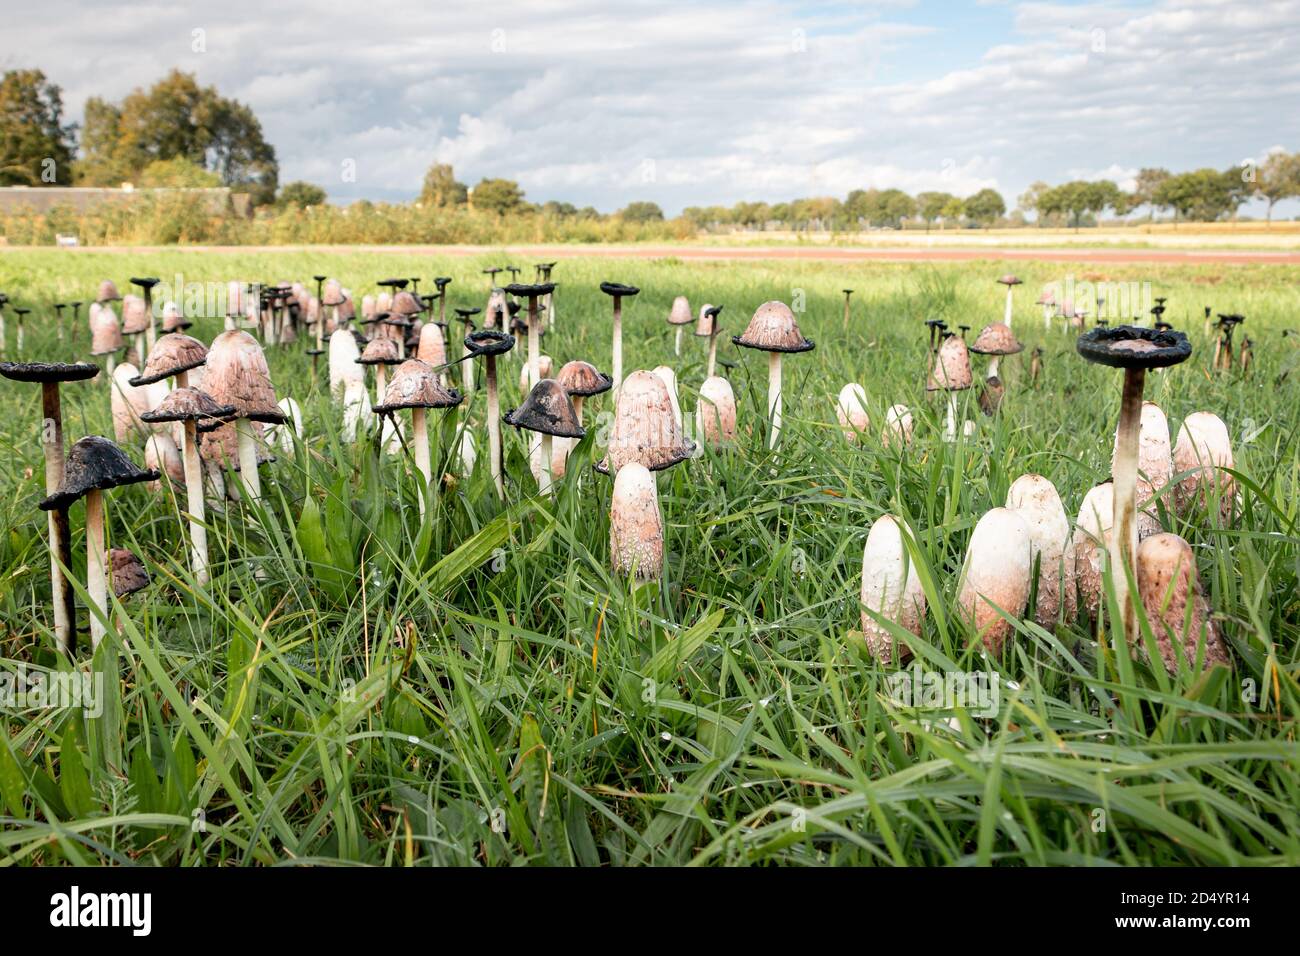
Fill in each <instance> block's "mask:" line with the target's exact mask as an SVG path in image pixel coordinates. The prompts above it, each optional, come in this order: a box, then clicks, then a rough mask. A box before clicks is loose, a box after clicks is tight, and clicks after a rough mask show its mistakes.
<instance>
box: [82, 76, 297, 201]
mask: <svg viewBox="0 0 1300 956" xmlns="http://www.w3.org/2000/svg"><path fill="white" fill-rule="evenodd" d="M81 147H82V153H83V155H84V161H83V163H82V164H81V178H82V181H83V182H86V183H89V184H91V185H103V186H116V185H118V184H119V183H120V182H122V181H123V180H125V179H137V178H138V177H139V176H140V174H141V173H142V172H143V170H144V169H145V168H146V167H148V166H149V164H150V163H153V162H156V161H158V160H169V159H176V158H180V159H185V160H188V161H189V162H191V163H193V164H195V165H197V166H201V167H203V168H204V169H207V170H210V171H212V172H214V173H216V174H217V175H218V176H219V177H220V179H221V182H222V183H223V184H224V185H226V186H230V187H231V188H233V189H235V190H236V191H239V192H247V193H249V194H251V195H252V196H253V199H254V201H255V202H259V203H269V202H271V201H272V200H273V199H274V197H275V189H276V185H277V183H278V179H279V165H278V163H277V162H276V158H275V149H274V147H272V146H271V145H270V144H269V143H267V142H266V140H265V138H264V137H263V135H262V124H261V123H260V122H259V121H258V119H257V117H256V116H255V115H254V114H253V111H252V110H251V109H249V108H248V107H247V106H245V105H244V104H242V103H240V102H238V101H236V100H231V99H226V98H225V97H223V96H221V94H220V93H218V92H217V90H216V88H215V87H212V86H206V87H201V86H199V84H198V81H197V80H196V79H195V77H194V75H193V74H191V73H182V72H181V71H179V70H173V71H172V72H171V73H169V74H167V75H166V76H165V77H163V78H162V79H161V80H159V81H158V82H157V83H155V84H154V85H153V86H152V87H150V88H149V89H148V90H145V89H136V90H134V91H132V92H131V93H130V94H128V95H127V97H126V98H125V99H124V100H123V101H122V102H121V104H120V105H114V104H110V103H106V102H105V101H103V100H99V99H92V100H90V101H88V102H87V104H86V135H85V136H83V138H82V143H81Z"/></svg>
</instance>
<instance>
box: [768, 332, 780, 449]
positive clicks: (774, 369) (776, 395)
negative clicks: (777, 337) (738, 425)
mask: <svg viewBox="0 0 1300 956" xmlns="http://www.w3.org/2000/svg"><path fill="white" fill-rule="evenodd" d="M767 414H768V417H769V418H771V420H772V430H771V431H770V432H769V433H768V442H767V446H768V447H769V448H775V447H776V440H777V437H778V436H779V435H780V434H781V353H780V352H768V353H767Z"/></svg>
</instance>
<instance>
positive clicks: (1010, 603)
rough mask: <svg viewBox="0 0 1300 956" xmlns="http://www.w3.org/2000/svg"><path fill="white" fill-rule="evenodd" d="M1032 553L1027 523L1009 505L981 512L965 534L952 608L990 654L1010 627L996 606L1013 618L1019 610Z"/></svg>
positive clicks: (1025, 600)
mask: <svg viewBox="0 0 1300 956" xmlns="http://www.w3.org/2000/svg"><path fill="white" fill-rule="evenodd" d="M1032 556H1033V546H1032V544H1031V539H1030V534H1029V526H1028V525H1027V524H1026V523H1025V519H1024V518H1023V517H1021V516H1020V514H1019V512H1016V511H1012V510H1011V509H1010V508H993V509H991V510H990V511H988V512H986V513H985V514H984V517H982V518H980V520H979V522H978V523H976V525H975V530H974V531H973V532H972V533H971V538H970V544H969V545H968V546H967V548H966V560H965V562H964V563H963V564H962V569H961V577H960V579H959V582H958V586H957V609H958V611H959V613H960V614H961V615H962V616H963V617H964V618H965V619H966V621H967V622H968V623H969V624H970V625H971V627H972V630H973V632H974V634H975V636H977V637H980V638H982V639H983V641H984V646H985V647H987V648H988V649H989V651H991V652H992V653H994V654H1000V653H1002V646H1003V644H1005V643H1006V640H1007V638H1008V637H1009V636H1010V635H1011V633H1012V630H1013V628H1012V625H1011V622H1010V621H1008V620H1007V619H1006V618H1004V617H1003V616H1002V614H1001V613H999V610H998V609H1001V611H1002V612H1005V613H1006V614H1008V615H1010V616H1011V617H1013V618H1019V617H1021V616H1022V615H1023V614H1024V613H1025V605H1026V604H1027V603H1028V601H1029V586H1030V580H1029V579H1030V569H1031V568H1032V566H1033V565H1032V559H1033V558H1032Z"/></svg>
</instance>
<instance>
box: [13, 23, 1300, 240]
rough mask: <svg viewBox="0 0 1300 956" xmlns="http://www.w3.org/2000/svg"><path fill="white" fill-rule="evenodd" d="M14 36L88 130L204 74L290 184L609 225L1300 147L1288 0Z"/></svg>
mask: <svg viewBox="0 0 1300 956" xmlns="http://www.w3.org/2000/svg"><path fill="white" fill-rule="evenodd" d="M5 19H6V25H5V36H4V37H3V38H0V62H3V64H4V66H5V67H14V66H41V67H43V68H44V69H45V70H46V72H47V73H48V74H50V75H51V76H52V78H53V79H54V80H55V81H56V82H58V83H60V84H61V85H62V86H63V87H64V90H65V95H66V98H67V102H68V105H69V107H70V109H71V110H72V112H73V114H74V115H75V116H77V117H79V115H80V111H81V106H82V104H83V103H84V101H85V99H86V97H87V96H90V95H95V94H99V95H107V96H110V97H114V98H116V97H121V96H122V95H124V94H125V93H127V92H128V91H129V90H130V89H131V88H132V87H135V86H138V85H141V84H148V83H149V82H151V81H152V80H154V79H156V78H157V77H158V76H159V75H161V74H162V73H163V72H165V71H166V70H167V69H169V68H171V67H180V68H182V69H186V70H192V71H195V72H197V73H198V75H199V77H200V79H201V80H202V81H204V82H209V83H214V84H216V85H217V86H218V87H219V88H220V89H221V90H222V91H223V92H224V93H226V94H227V95H231V96H235V97H237V98H239V99H241V100H243V101H245V102H247V103H249V104H251V105H252V106H253V107H254V109H255V110H256V111H257V113H258V115H259V116H260V117H261V118H262V120H263V124H264V126H265V128H266V132H267V135H268V137H269V138H270V140H271V141H272V142H273V143H274V144H275V146H276V148H277V150H278V152H279V156H280V160H281V170H282V180H290V179H308V180H311V181H314V182H318V183H320V184H321V185H323V186H324V187H325V188H326V189H327V190H328V191H329V193H330V195H331V198H332V199H334V200H335V201H339V202H346V201H349V200H351V199H354V198H361V197H365V198H370V199H407V198H410V197H411V196H413V195H414V194H415V193H416V192H417V191H418V189H419V183H420V180H421V177H422V176H423V173H424V171H425V169H427V168H428V166H429V165H430V164H431V163H432V162H435V161H441V162H450V163H452V164H453V165H454V167H455V169H456V173H457V175H458V177H459V178H461V179H462V180H464V181H467V182H469V183H471V184H472V183H474V182H476V181H478V180H479V179H480V178H482V177H487V176H505V177H508V178H511V179H516V180H518V181H519V182H520V183H521V184H522V185H523V187H524V189H525V192H526V193H527V196H528V198H530V199H532V200H534V201H540V200H544V199H560V200H565V201H569V202H573V203H575V204H578V205H587V204H591V205H595V206H596V207H598V208H600V209H602V210H612V209H616V208H619V207H620V206H622V205H625V204H626V203H627V202H629V201H631V200H634V199H650V200H654V201H656V202H659V203H660V205H662V206H663V207H664V208H665V210H667V211H668V212H670V213H672V212H676V211H678V210H680V209H681V208H682V207H683V206H687V205H707V204H713V203H721V204H731V203H733V202H736V201H738V200H742V199H745V200H754V199H766V200H774V201H775V200H781V199H788V198H793V197H797V196H806V195H826V194H830V195H838V196H843V195H844V194H846V193H847V192H848V191H849V190H850V189H854V188H865V187H871V186H876V187H880V188H885V187H891V186H897V187H900V188H903V189H906V190H907V191H909V192H912V193H915V192H917V191H920V190H923V189H941V190H945V191H948V192H953V193H957V194H958V195H969V194H970V193H972V192H974V191H976V190H977V189H980V188H983V187H985V186H992V187H994V188H997V189H998V190H999V191H1001V192H1002V193H1003V194H1004V195H1005V196H1006V197H1007V199H1008V201H1009V204H1011V205H1014V201H1015V197H1016V196H1018V195H1019V194H1020V193H1021V192H1022V191H1023V190H1024V189H1025V187H1026V186H1028V185H1029V184H1030V183H1031V182H1033V181H1035V180H1038V179H1043V180H1048V181H1063V180H1065V179H1068V178H1102V177H1105V178H1111V179H1114V180H1116V181H1117V182H1119V183H1120V184H1121V185H1122V186H1123V185H1127V184H1128V183H1129V181H1130V180H1131V178H1132V176H1133V175H1134V174H1135V173H1136V171H1137V170H1138V169H1139V168H1141V167H1143V166H1153V165H1154V166H1165V167H1168V168H1172V169H1176V170H1179V169H1190V168H1195V167H1198V166H1205V165H1210V166H1215V167H1218V168H1224V167H1227V166H1229V165H1232V164H1234V163H1238V162H1241V161H1242V160H1246V159H1258V158H1259V157H1262V156H1263V155H1264V154H1265V153H1266V151H1268V150H1269V149H1271V148H1275V147H1283V148H1286V149H1288V150H1292V151H1295V150H1300V0H1250V2H1245V0H1177V2H1174V0H1149V2H1137V0H1123V2H1120V0H1117V2H1108V0H1099V2H1073V3H1070V2H1061V0H1055V2H1050V0H1038V2H1010V0H1007V2H1002V0H972V2H966V3H953V2H930V0H914V2H908V0H874V2H873V0H868V2H863V3H808V2H802V3H801V2H786V0H745V2H738V0H694V2H689V3H686V2H667V3H666V2H664V0H551V2H548V3H545V4H538V3H535V2H531V3H530V2H523V0H505V2H497V3H492V4H485V3H481V2H478V3H459V2H453V3H438V4H429V3H414V2H396V0H368V2H366V3H364V4H357V3H352V2H347V3H343V2H329V3H323V2H322V0H277V2H276V3H274V4H268V3H265V2H261V0H226V2H224V3H222V4H221V5H220V6H213V5H211V4H199V3H191V2H187V0H173V2H170V3H163V2H161V0H144V2H134V3H124V2H119V0H93V2H92V0H80V2H74V0H47V2H43V3H41V4H39V5H23V6H18V5H11V9H9V10H6V13H5ZM268 38H274V41H275V42H274V43H273V44H272V43H271V42H270V41H269V40H268ZM1252 211H1254V210H1252ZM1279 213H1280V214H1282V215H1287V216H1294V215H1297V214H1300V205H1298V204H1295V203H1292V204H1288V206H1286V207H1283V208H1281V209H1279Z"/></svg>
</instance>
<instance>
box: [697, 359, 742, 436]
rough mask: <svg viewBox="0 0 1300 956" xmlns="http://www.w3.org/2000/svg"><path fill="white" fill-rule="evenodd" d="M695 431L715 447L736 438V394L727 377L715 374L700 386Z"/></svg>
mask: <svg viewBox="0 0 1300 956" xmlns="http://www.w3.org/2000/svg"><path fill="white" fill-rule="evenodd" d="M695 431H696V434H698V435H699V436H700V437H701V438H703V439H704V441H706V442H708V443H709V444H710V445H711V446H713V447H714V448H718V447H720V446H722V445H725V444H730V443H731V442H733V441H735V440H736V396H735V394H734V393H733V392H732V390H731V383H730V382H728V381H727V380H726V379H725V378H720V377H718V376H717V375H714V376H712V377H710V378H706V379H705V380H704V383H703V384H702V385H701V386H700V400H699V402H698V403H697V404H696V406H695Z"/></svg>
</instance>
